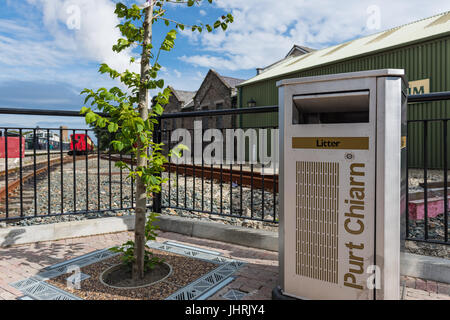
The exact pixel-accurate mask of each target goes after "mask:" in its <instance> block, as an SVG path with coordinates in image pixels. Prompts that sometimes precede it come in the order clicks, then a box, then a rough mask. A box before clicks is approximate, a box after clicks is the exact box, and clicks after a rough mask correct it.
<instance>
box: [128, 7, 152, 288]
mask: <svg viewBox="0 0 450 320" xmlns="http://www.w3.org/2000/svg"><path fill="white" fill-rule="evenodd" d="M153 5H154V4H153V0H152V1H151V4H150V6H149V7H147V8H146V9H145V22H144V42H143V44H144V45H143V50H142V58H141V88H140V90H139V113H140V116H141V118H142V119H143V120H144V121H146V120H147V119H148V108H149V94H148V90H147V88H146V87H145V86H144V83H145V82H146V81H147V80H148V79H147V78H148V77H147V75H148V73H149V70H150V53H151V49H150V48H148V47H147V46H148V45H149V44H151V42H152V19H153ZM138 146H139V148H138V149H139V151H138V152H137V154H136V158H137V165H138V167H146V166H147V159H145V158H142V157H141V151H140V149H141V148H142V145H141V144H140V143H138ZM146 213H147V189H146V186H145V184H144V182H143V181H142V179H141V178H140V177H139V176H138V177H137V183H136V211H135V216H136V221H135V229H134V230H135V231H134V245H135V246H134V259H135V261H134V263H133V270H132V276H133V279H135V280H137V279H142V278H144V253H145V223H146Z"/></svg>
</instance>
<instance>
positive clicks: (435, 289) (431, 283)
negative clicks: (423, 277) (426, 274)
mask: <svg viewBox="0 0 450 320" xmlns="http://www.w3.org/2000/svg"><path fill="white" fill-rule="evenodd" d="M427 291H428V292H433V293H438V286H437V283H436V282H434V281H427Z"/></svg>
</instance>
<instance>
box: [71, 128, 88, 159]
mask: <svg viewBox="0 0 450 320" xmlns="http://www.w3.org/2000/svg"><path fill="white" fill-rule="evenodd" d="M92 151H94V143H93V142H92V139H91V138H90V137H89V136H88V135H86V134H81V133H79V134H72V135H70V151H69V155H72V154H73V153H74V152H75V154H87V153H89V152H92Z"/></svg>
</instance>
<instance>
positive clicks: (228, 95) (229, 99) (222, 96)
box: [194, 69, 244, 129]
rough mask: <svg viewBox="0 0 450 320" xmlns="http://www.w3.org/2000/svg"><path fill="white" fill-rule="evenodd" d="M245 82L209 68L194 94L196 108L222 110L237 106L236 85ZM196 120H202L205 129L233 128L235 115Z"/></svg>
mask: <svg viewBox="0 0 450 320" xmlns="http://www.w3.org/2000/svg"><path fill="white" fill-rule="evenodd" d="M242 82H244V80H242V79H236V78H230V77H225V76H222V75H220V74H219V73H217V72H216V71H214V70H212V69H211V70H209V72H208V74H207V75H206V77H205V79H204V80H203V83H202V84H201V86H200V88H199V89H198V91H197V93H196V94H195V96H194V105H195V110H220V109H233V108H236V107H237V89H236V86H237V85H238V84H240V83H242ZM196 121H202V123H203V126H202V127H203V129H208V128H233V127H234V126H235V117H234V116H219V117H202V118H197V119H196Z"/></svg>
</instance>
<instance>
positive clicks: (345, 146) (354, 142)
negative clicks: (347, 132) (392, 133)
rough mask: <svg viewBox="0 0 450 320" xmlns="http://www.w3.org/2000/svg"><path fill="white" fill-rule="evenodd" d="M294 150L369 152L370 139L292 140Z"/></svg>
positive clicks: (315, 138)
mask: <svg viewBox="0 0 450 320" xmlns="http://www.w3.org/2000/svg"><path fill="white" fill-rule="evenodd" d="M292 148H293V149H320V150H369V138H368V137H345V138H337V137H331V138H330V137H323V138H320V137H319V138H318V137H314V138H292Z"/></svg>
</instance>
